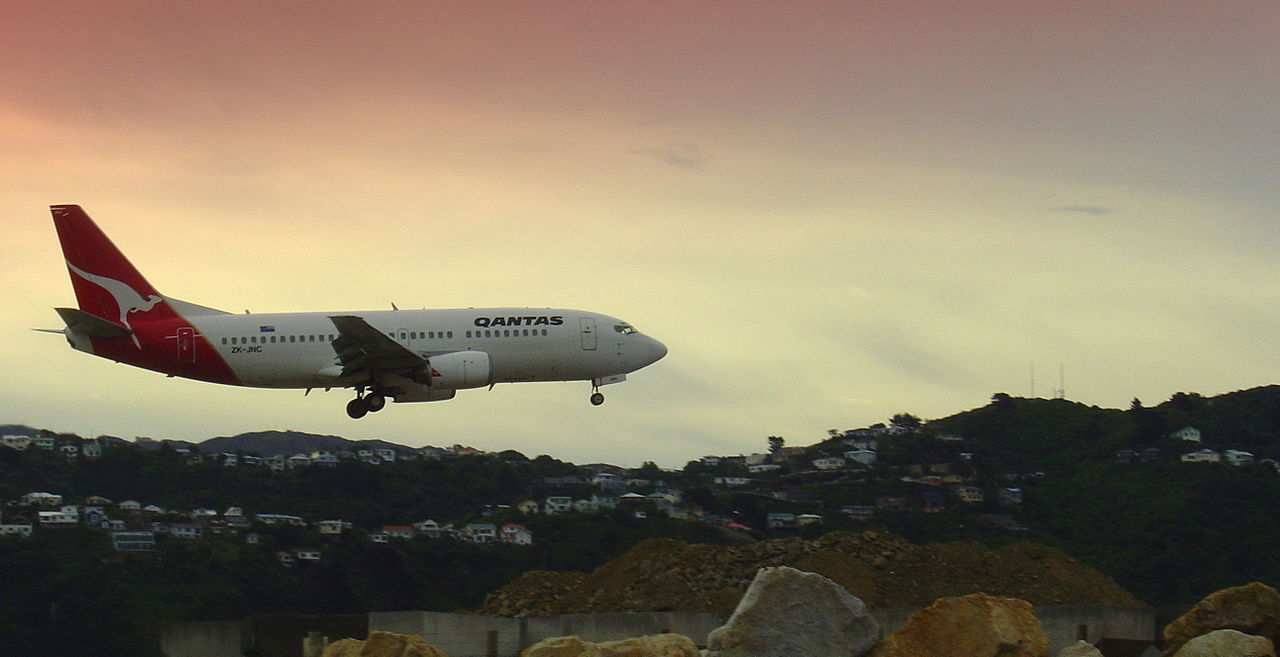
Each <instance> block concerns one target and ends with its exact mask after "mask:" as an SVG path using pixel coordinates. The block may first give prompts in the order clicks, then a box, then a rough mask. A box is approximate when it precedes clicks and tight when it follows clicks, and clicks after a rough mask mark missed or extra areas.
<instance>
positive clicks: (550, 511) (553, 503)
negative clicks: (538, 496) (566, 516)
mask: <svg viewBox="0 0 1280 657" xmlns="http://www.w3.org/2000/svg"><path fill="white" fill-rule="evenodd" d="M571 510H573V498H572V497H565V496H563V495H555V496H552V497H548V498H547V499H546V501H544V502H543V503H542V512H543V513H545V514H547V515H554V514H557V513H568V512H569V511H571Z"/></svg>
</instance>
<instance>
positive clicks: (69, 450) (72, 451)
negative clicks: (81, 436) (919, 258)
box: [58, 444, 80, 459]
mask: <svg viewBox="0 0 1280 657" xmlns="http://www.w3.org/2000/svg"><path fill="white" fill-rule="evenodd" d="M58 449H59V450H61V451H62V455H63V456H65V457H67V458H69V459H73V458H75V457H77V456H79V455H80V446H79V445H72V444H66V445H62V446H60V447H59V448H58Z"/></svg>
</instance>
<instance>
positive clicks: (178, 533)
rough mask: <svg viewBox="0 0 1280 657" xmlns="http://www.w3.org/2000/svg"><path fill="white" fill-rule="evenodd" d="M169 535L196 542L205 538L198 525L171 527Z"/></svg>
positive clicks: (176, 525)
mask: <svg viewBox="0 0 1280 657" xmlns="http://www.w3.org/2000/svg"><path fill="white" fill-rule="evenodd" d="M168 534H169V535H170V536H172V537H174V538H179V539H182V540H184V541H195V540H199V539H200V538H202V537H203V536H204V530H203V529H201V528H200V527H198V526H196V525H186V524H175V525H169V527H168Z"/></svg>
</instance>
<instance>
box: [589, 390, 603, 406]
mask: <svg viewBox="0 0 1280 657" xmlns="http://www.w3.org/2000/svg"><path fill="white" fill-rule="evenodd" d="M603 403H604V393H601V392H596V393H592V394H591V405H592V406H599V405H601V404H603Z"/></svg>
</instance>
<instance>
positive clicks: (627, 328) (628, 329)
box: [613, 324, 639, 335]
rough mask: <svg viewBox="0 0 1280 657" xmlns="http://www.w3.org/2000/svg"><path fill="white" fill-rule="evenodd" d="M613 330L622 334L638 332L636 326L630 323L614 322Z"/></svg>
mask: <svg viewBox="0 0 1280 657" xmlns="http://www.w3.org/2000/svg"><path fill="white" fill-rule="evenodd" d="M613 330H615V331H617V332H619V333H621V334H623V335H631V334H632V333H639V331H637V330H636V328H635V327H634V326H632V325H630V324H614V325H613Z"/></svg>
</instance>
